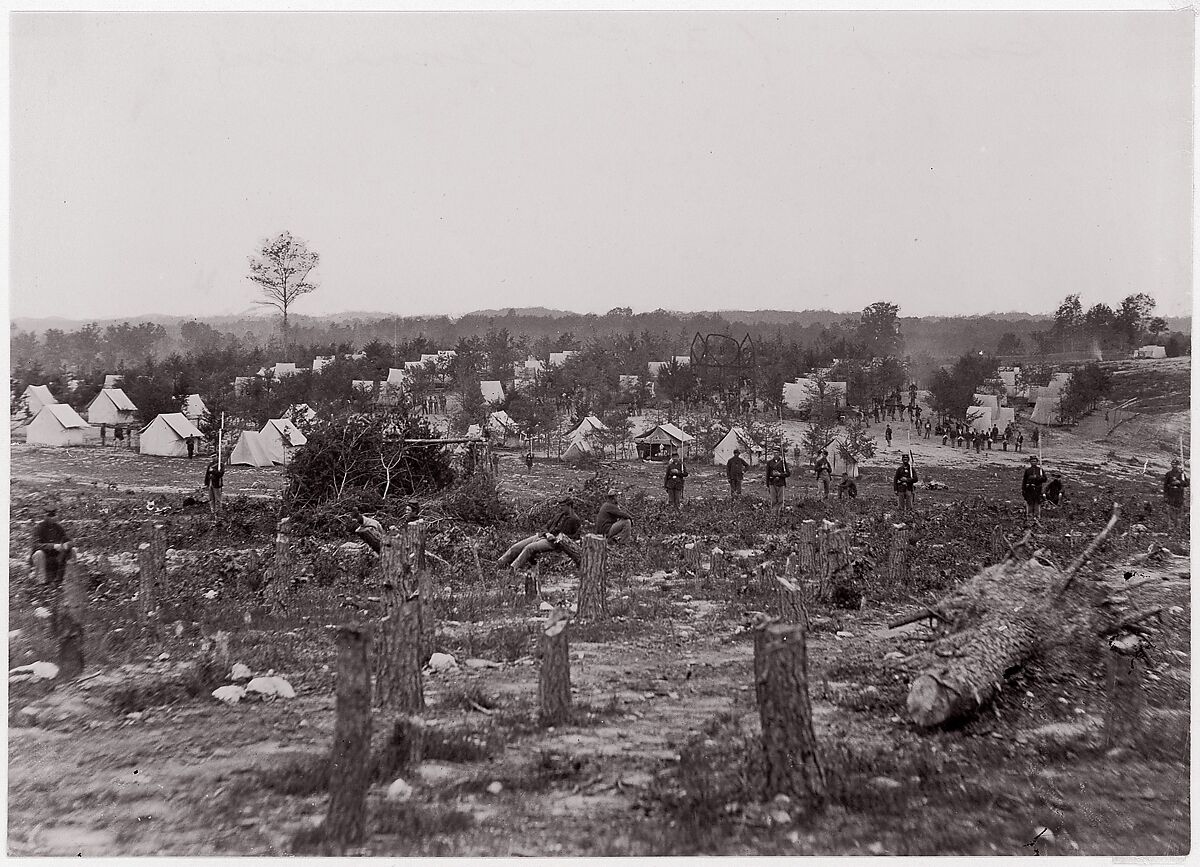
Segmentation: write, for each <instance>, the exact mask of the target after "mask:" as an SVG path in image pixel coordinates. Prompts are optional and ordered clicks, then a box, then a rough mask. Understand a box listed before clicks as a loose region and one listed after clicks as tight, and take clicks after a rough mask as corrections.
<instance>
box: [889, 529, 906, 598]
mask: <svg viewBox="0 0 1200 867" xmlns="http://www.w3.org/2000/svg"><path fill="white" fill-rule="evenodd" d="M888 580H889V581H890V582H891V584H892V587H896V586H906V585H907V584H908V525H907V524H893V525H892V546H891V549H890V550H889V551H888Z"/></svg>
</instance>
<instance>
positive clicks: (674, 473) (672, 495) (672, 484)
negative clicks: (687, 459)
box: [663, 448, 688, 509]
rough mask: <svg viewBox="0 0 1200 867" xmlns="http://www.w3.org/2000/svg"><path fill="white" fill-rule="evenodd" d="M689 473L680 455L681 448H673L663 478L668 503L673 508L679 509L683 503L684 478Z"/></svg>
mask: <svg viewBox="0 0 1200 867" xmlns="http://www.w3.org/2000/svg"><path fill="white" fill-rule="evenodd" d="M687 474H688V472H687V468H686V467H685V466H684V465H683V460H682V459H681V458H680V457H679V450H678V449H676V448H672V449H671V459H670V460H669V461H667V472H666V475H665V476H664V478H663V487H664V488H666V489H667V503H668V504H669V505H670V506H671V508H672V509H678V508H679V507H680V506H681V505H682V503H683V480H684V479H685V478H686V477H687Z"/></svg>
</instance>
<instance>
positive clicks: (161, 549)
mask: <svg viewBox="0 0 1200 867" xmlns="http://www.w3.org/2000/svg"><path fill="white" fill-rule="evenodd" d="M166 570H167V549H166V543H165V541H164V540H163V525H162V524H155V525H154V527H153V528H152V529H151V531H150V541H149V542H143V543H142V544H140V545H138V572H139V577H140V579H141V580H140V584H139V586H138V622H139V623H141V624H142V625H143V626H146V625H147V624H149V623H150V621H151V620H153V619H154V618H155V617H156V615H157V614H158V588H159V587H160V586H162V584H163V580H164V578H165V577H166Z"/></svg>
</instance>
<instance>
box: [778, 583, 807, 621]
mask: <svg viewBox="0 0 1200 867" xmlns="http://www.w3.org/2000/svg"><path fill="white" fill-rule="evenodd" d="M775 589H776V594H775V595H776V599H777V601H778V607H779V619H780V621H782V622H783V623H799V624H802V625H803V626H804V628H805V629H808V611H807V609H805V607H804V591H803V590H802V589H801V588H800V587H799V585H797V584H795V583H794V582H792V581H789V580H788V579H787V578H776V579H775Z"/></svg>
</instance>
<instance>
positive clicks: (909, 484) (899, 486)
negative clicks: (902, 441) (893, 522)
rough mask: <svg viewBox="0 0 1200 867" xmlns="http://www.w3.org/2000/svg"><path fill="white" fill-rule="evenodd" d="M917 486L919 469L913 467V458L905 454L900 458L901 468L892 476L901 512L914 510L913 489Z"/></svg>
mask: <svg viewBox="0 0 1200 867" xmlns="http://www.w3.org/2000/svg"><path fill="white" fill-rule="evenodd" d="M916 486H917V471H916V470H914V469H913V465H912V458H911V457H909V455H904V456H903V457H902V458H900V468H899V469H897V470H896V475H895V476H894V477H893V478H892V488H893V489H894V490H895V491H896V500H897V502H898V503H899V506H900V511H901V513H907V512H911V511H912V507H913V489H914V488H915V487H916Z"/></svg>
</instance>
